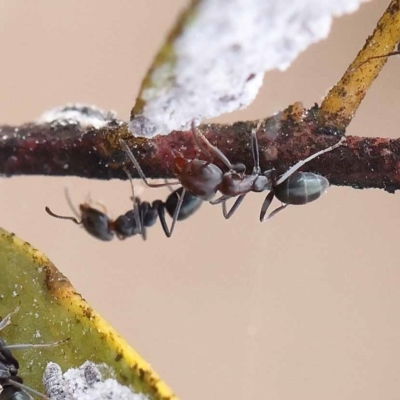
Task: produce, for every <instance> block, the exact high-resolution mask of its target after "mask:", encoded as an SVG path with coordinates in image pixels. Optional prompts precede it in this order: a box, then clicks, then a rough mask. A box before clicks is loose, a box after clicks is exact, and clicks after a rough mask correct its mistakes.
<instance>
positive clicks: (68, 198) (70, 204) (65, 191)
mask: <svg viewBox="0 0 400 400" xmlns="http://www.w3.org/2000/svg"><path fill="white" fill-rule="evenodd" d="M64 194H65V198H66V199H67V203H68V205H69V208H70V209H71V211H72V212H73V213H74V215H75V217H76V218H78V219H79V218H80V217H81V214H80V212H79V211H78V210H77V209H76V207H75V205H74V203H73V202H72V199H71V195H70V194H69V188H68V186H65V188H64ZM50 215H51V214H50ZM53 216H54V215H53Z"/></svg>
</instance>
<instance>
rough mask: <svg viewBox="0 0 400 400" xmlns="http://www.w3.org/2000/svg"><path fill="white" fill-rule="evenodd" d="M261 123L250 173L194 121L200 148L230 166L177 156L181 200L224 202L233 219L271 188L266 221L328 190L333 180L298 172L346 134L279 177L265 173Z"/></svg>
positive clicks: (263, 210) (262, 214)
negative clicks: (248, 200) (251, 197)
mask: <svg viewBox="0 0 400 400" xmlns="http://www.w3.org/2000/svg"><path fill="white" fill-rule="evenodd" d="M261 124H262V120H260V121H259V122H258V125H257V127H256V128H255V129H253V130H252V132H251V151H252V156H253V161H254V167H253V171H252V173H251V174H246V173H245V169H246V168H245V165H244V164H242V163H238V164H231V162H230V161H229V160H228V158H227V157H226V156H225V155H224V154H223V153H222V152H221V151H220V150H219V149H218V148H217V147H215V146H213V145H212V144H211V143H210V142H209V141H208V139H207V138H206V137H205V136H204V135H203V134H202V133H200V132H198V131H197V130H196V128H195V126H194V123H192V133H193V137H194V140H195V142H196V144H197V147H198V149H199V150H200V151H202V152H204V153H205V154H206V155H207V156H208V157H209V158H211V159H214V158H218V159H219V160H220V161H221V162H222V163H223V164H224V165H225V166H226V167H227V169H228V171H227V172H225V173H224V172H222V170H221V169H220V168H219V167H218V166H217V165H216V164H214V163H212V162H211V161H205V160H201V159H199V158H198V156H196V158H194V159H187V158H184V157H182V156H176V157H174V161H173V172H174V174H175V176H176V177H177V178H178V180H179V182H177V183H173V184H181V185H182V187H183V190H182V196H181V198H180V202H179V203H181V204H182V203H183V201H184V197H185V196H186V195H187V193H190V194H191V195H194V196H196V197H198V198H200V199H202V200H204V201H210V203H211V204H220V203H222V206H223V215H224V217H225V218H226V219H229V218H230V217H231V216H232V215H233V214H234V212H235V211H236V210H237V208H238V207H239V205H240V204H241V203H242V201H243V199H244V198H245V196H246V195H247V194H248V193H250V192H257V193H260V192H264V191H266V190H269V191H270V193H269V194H268V195H267V196H266V198H265V200H264V202H263V205H262V207H261V211H260V221H264V220H265V219H267V218H271V217H272V216H274V215H276V214H277V213H278V212H279V211H281V210H283V209H284V208H286V207H287V205H289V204H292V205H300V204H306V203H310V202H311V201H314V200H316V199H318V198H319V197H320V196H321V195H322V194H323V193H325V192H326V190H327V188H328V187H329V181H328V180H327V179H326V178H324V177H322V176H320V175H317V174H313V173H310V172H297V170H298V169H299V168H301V167H302V166H303V165H304V164H306V163H308V162H309V161H311V160H313V159H314V158H316V157H318V156H320V155H322V154H324V153H327V152H330V151H332V150H334V149H335V148H337V147H339V146H340V145H341V144H342V142H343V141H344V140H345V138H344V137H342V138H341V139H340V140H339V142H338V143H336V144H335V145H333V146H330V147H328V148H326V149H324V150H321V151H318V152H317V153H315V154H313V155H311V156H309V157H307V158H306V159H305V160H301V161H299V162H298V163H297V164H295V165H294V166H292V167H291V168H289V170H288V171H286V172H285V173H284V174H283V175H281V176H280V177H277V175H276V172H275V171H274V170H268V171H265V172H264V173H262V172H261V168H260V165H259V149H258V141H257V136H256V134H257V131H258V130H259V128H260V126H261ZM199 139H201V140H202V142H203V143H201V141H200V140H199ZM120 143H121V146H122V147H123V148H124V150H125V152H126V153H127V155H128V157H129V159H130V160H131V161H132V163H133V164H134V166H135V168H136V170H137V171H138V174H139V175H140V177H141V178H142V180H143V181H144V183H145V184H146V185H147V186H149V187H160V186H164V184H150V183H149V182H148V181H147V179H146V176H145V174H144V172H143V170H142V169H141V167H140V165H139V163H138V161H137V160H136V158H135V156H134V155H133V153H132V151H131V150H130V148H129V146H128V145H127V143H126V142H125V141H124V140H122V139H120ZM218 191H219V192H220V193H221V197H220V198H218V199H216V200H214V201H212V199H213V198H214V196H215V195H216V193H217V192H218ZM233 197H237V199H236V200H235V202H234V204H233V206H232V208H231V209H230V210H229V211H227V209H226V201H227V200H228V199H230V198H233ZM274 197H276V198H277V199H278V200H280V201H281V202H282V203H285V204H284V205H282V206H281V207H278V208H277V209H276V210H275V211H273V212H272V213H271V214H269V215H268V216H267V217H266V213H267V210H268V208H269V206H270V204H271V202H272V200H273V198H274ZM179 203H178V205H177V207H176V210H175V214H174V217H173V220H172V225H171V228H170V232H171V233H172V231H173V229H174V226H175V222H176V220H177V215H178V213H179V209H180V206H181V204H179Z"/></svg>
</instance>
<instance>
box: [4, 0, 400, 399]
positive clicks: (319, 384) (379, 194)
mask: <svg viewBox="0 0 400 400" xmlns="http://www.w3.org/2000/svg"><path fill="white" fill-rule="evenodd" d="M388 3H389V0H375V1H373V2H371V3H367V4H365V5H363V6H362V8H361V10H360V11H359V12H358V13H357V14H354V15H351V16H347V17H343V18H341V19H340V20H337V21H336V22H335V23H334V26H333V31H332V34H331V36H330V38H329V39H328V40H326V41H323V42H320V43H319V44H318V45H315V46H313V47H312V48H310V49H309V50H308V51H307V52H306V53H304V54H303V55H302V56H301V57H300V58H299V59H298V60H297V61H296V62H295V64H294V65H293V66H292V67H291V68H290V69H289V70H288V71H286V72H285V73H280V72H275V73H269V74H267V75H266V77H265V85H264V88H263V90H262V92H261V93H260V95H259V96H258V98H257V100H256V101H255V102H254V103H253V104H252V106H251V107H249V108H248V109H247V110H245V111H241V112H236V113H234V114H231V115H228V116H224V117H223V118H220V119H219V121H224V122H232V121H236V120H244V119H256V118H258V117H261V116H268V115H270V114H272V113H273V112H275V111H277V110H281V109H283V108H284V107H285V106H287V105H288V104H291V103H293V102H294V101H297V100H301V101H303V102H304V104H305V105H306V106H311V105H312V104H313V103H314V102H319V101H320V99H321V98H322V97H323V96H324V94H325V93H326V91H327V90H328V89H329V87H331V86H332V85H333V84H334V83H335V82H336V81H337V80H338V79H339V78H340V76H341V74H342V72H343V71H344V70H345V68H346V67H347V65H348V63H349V62H350V61H351V60H352V58H353V56H354V55H355V54H356V53H357V51H358V49H360V48H361V46H362V45H363V43H364V41H365V39H366V37H367V36H368V35H369V33H370V32H371V31H372V29H373V28H374V26H375V23H376V21H377V20H378V18H379V17H380V15H381V13H382V12H383V10H384V8H385V7H386V6H387V4H388ZM185 4H186V1H184V0H169V1H160V0H158V1H157V0H151V1H150V0H131V1H126V0H125V1H124V0H118V1H112V2H111V1H106V0H102V1H100V0H97V1H85V2H82V1H78V0H68V1H65V0H57V1H52V0H36V1H35V2H27V1H22V0H19V1H17V0H3V1H2V2H0V35H1V38H2V40H1V42H0V54H1V55H2V56H1V59H0V71H1V73H0V93H1V96H0V121H1V122H3V123H9V124H19V123H22V122H26V121H30V120H32V119H34V118H36V117H37V116H38V115H40V114H41V113H42V112H43V111H45V110H48V109H50V108H52V107H55V106H58V105H63V104H65V103H67V102H72V101H79V102H86V103H93V104H96V105H98V106H100V107H103V108H105V109H114V110H116V111H117V112H118V115H119V116H120V117H121V118H124V119H127V118H128V116H129V112H130V109H131V106H132V105H133V103H134V100H135V96H136V94H137V92H138V89H139V85H140V83H141V79H142V77H143V76H144V74H145V72H146V69H147V67H148V66H149V64H150V62H151V60H152V58H153V56H154V54H155V52H156V51H157V49H158V48H159V46H160V44H161V42H162V40H163V37H164V35H165V33H166V32H167V30H168V29H169V27H170V26H171V24H172V23H173V21H174V20H175V18H176V16H177V14H178V13H179V11H180V10H181V9H182V7H184V6H185ZM399 69H400V61H399V59H398V58H396V57H394V58H392V59H391V60H390V61H389V63H388V65H387V67H385V69H384V71H383V73H382V74H381V76H380V77H379V79H378V80H377V81H376V82H375V84H374V86H373V88H372V89H371V91H370V92H369V94H368V96H367V98H366V99H365V100H364V102H363V104H362V107H361V108H360V110H359V112H358V114H357V116H356V118H355V119H354V121H353V122H352V124H351V127H350V129H349V134H354V135H365V136H385V137H399V136H400V132H399V125H398V115H399V108H400V101H399V94H400V83H399V80H398V73H397V72H398V71H399ZM67 184H68V185H70V187H71V191H72V195H73V198H74V199H75V201H76V202H77V203H79V202H81V201H83V200H84V199H85V196H86V195H87V193H88V192H89V191H90V193H91V195H92V197H94V198H97V199H100V200H103V201H104V202H105V203H106V204H107V206H108V208H109V210H110V211H111V212H112V213H113V215H114V216H117V215H119V214H120V213H122V212H124V211H126V210H128V208H129V206H130V201H129V195H130V192H129V190H130V189H129V185H128V184H127V183H126V182H117V181H114V182H95V181H89V180H83V179H75V178H44V177H18V178H12V179H2V180H1V181H0V209H1V210H2V211H1V217H0V224H1V226H3V227H4V228H6V229H8V230H10V231H13V232H15V233H17V234H18V235H19V236H21V237H22V238H23V239H25V240H28V241H30V242H31V243H32V244H34V245H35V246H37V247H38V248H39V249H41V250H43V251H44V252H45V253H46V254H47V255H48V256H49V257H50V258H51V259H52V260H53V261H54V262H55V263H56V265H57V266H58V267H59V268H60V269H61V271H63V272H64V273H65V274H66V275H67V276H68V277H69V278H70V279H71V281H72V282H73V284H74V285H75V286H76V288H77V289H78V291H80V292H81V293H82V294H83V295H84V297H85V298H86V299H87V300H88V301H89V302H90V303H91V304H92V305H93V306H94V307H95V308H96V309H97V310H98V311H99V312H100V313H101V314H102V315H103V316H104V317H105V318H106V319H107V320H108V321H109V322H110V323H111V324H112V325H114V326H115V327H116V328H117V330H118V331H119V332H120V333H121V334H122V335H124V336H125V337H126V338H127V339H128V341H129V342H130V343H131V344H132V346H133V347H134V348H135V349H136V350H137V351H138V352H139V353H141V354H142V355H143V356H144V357H145V358H146V360H148V361H149V362H150V363H151V364H152V365H153V366H154V368H155V369H156V370H157V371H158V372H159V374H160V375H161V376H162V378H163V379H164V380H166V382H167V383H168V384H169V385H170V386H171V387H172V388H173V390H175V391H176V393H177V394H178V395H179V396H180V397H181V398H182V399H183V400H188V399H190V400H200V399H204V398H207V399H223V400H228V399H246V400H253V399H258V398H261V399H274V400H289V399H290V400H293V399H296V400H302V399H307V400H312V399H316V400H317V399H318V400H320V399H324V400H337V399H341V400H344V399H352V400H355V399H357V400H358V399H364V400H368V399H397V398H400V380H399V379H398V374H399V370H400V335H399V329H400V319H399V314H400V264H399V261H398V252H397V249H398V247H397V246H398V238H399V234H400V202H399V199H398V196H397V195H390V194H387V193H385V192H383V191H380V190H364V191H360V190H353V189H349V188H338V187H332V188H331V189H330V192H329V194H328V195H326V196H325V197H323V198H322V199H321V200H320V201H317V202H315V203H312V204H309V205H307V206H303V207H289V208H288V210H286V211H285V212H283V213H282V214H280V215H279V216H277V217H276V218H274V219H273V220H271V221H270V222H268V223H264V224H260V223H259V222H258V213H259V209H260V206H261V203H262V200H263V198H262V197H261V196H260V195H255V194H254V195H250V196H249V198H248V199H246V201H245V202H244V204H243V206H242V207H241V209H240V210H239V211H238V213H237V214H236V215H235V217H234V218H233V219H232V220H230V221H225V220H224V219H223V218H222V215H221V214H220V209H219V207H212V206H210V205H207V204H206V205H204V206H203V209H202V210H201V211H200V212H199V213H198V214H196V215H195V216H194V217H193V218H192V219H190V220H188V221H186V222H182V223H180V224H179V225H178V226H177V229H176V233H175V234H174V236H173V238H171V239H169V240H168V239H166V238H165V236H164V234H163V233H162V231H161V228H160V227H159V226H157V227H156V228H153V229H151V230H150V231H149V240H148V241H147V242H146V243H144V242H142V241H141V240H140V239H139V238H132V239H130V240H126V241H124V242H119V241H117V240H115V241H113V242H110V243H103V242H100V241H97V240H95V239H93V238H92V237H89V236H88V234H86V233H85V231H83V230H82V229H80V228H78V227H77V226H75V225H74V224H72V223H69V222H67V221H59V220H55V219H52V218H50V217H49V216H47V214H45V212H44V210H43V209H44V206H45V205H48V206H50V207H51V208H52V209H53V210H55V211H57V212H60V213H62V212H65V213H69V209H68V206H67V204H66V202H65V199H64V195H63V189H64V186H65V185H67ZM167 194H168V192H167V191H162V190H160V191H156V190H145V191H144V193H143V197H144V198H147V199H155V198H158V197H159V198H162V199H164V198H165V197H166V196H167Z"/></svg>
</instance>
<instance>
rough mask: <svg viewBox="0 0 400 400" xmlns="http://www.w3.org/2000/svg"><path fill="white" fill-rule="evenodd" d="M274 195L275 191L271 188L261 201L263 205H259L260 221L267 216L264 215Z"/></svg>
mask: <svg viewBox="0 0 400 400" xmlns="http://www.w3.org/2000/svg"><path fill="white" fill-rule="evenodd" d="M274 197H275V193H274V191H273V190H271V191H270V192H269V193H268V195H267V196H266V197H265V200H264V202H263V205H262V206H261V212H260V222H263V221H265V220H266V219H267V218H266V217H265V214H266V213H267V211H268V207H269V206H270V205H271V203H272V200H273V199H274Z"/></svg>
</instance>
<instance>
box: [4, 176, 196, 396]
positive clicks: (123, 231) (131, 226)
mask: <svg viewBox="0 0 400 400" xmlns="http://www.w3.org/2000/svg"><path fill="white" fill-rule="evenodd" d="M128 177H129V178H130V180H131V177H130V175H129V174H128ZM131 185H132V193H133V196H132V200H133V201H134V206H133V208H132V209H131V210H129V211H127V212H126V213H125V214H122V215H120V216H119V217H118V218H117V219H115V220H113V219H111V218H110V217H109V216H108V215H107V214H106V213H105V212H102V211H100V210H98V209H96V208H94V207H91V206H90V205H89V204H88V203H84V204H81V205H80V206H79V211H80V213H79V212H78V211H77V210H76V209H75V207H74V205H73V204H72V201H71V198H70V196H69V193H68V191H66V198H67V202H68V204H69V206H70V208H71V209H72V211H73V212H74V214H75V216H76V218H75V217H67V216H62V215H57V214H54V213H53V212H52V211H51V210H50V208H49V207H45V211H46V212H47V213H48V214H49V215H51V216H52V217H55V218H59V219H67V220H70V221H72V222H74V223H75V224H77V225H82V226H83V227H84V229H85V230H86V232H88V233H89V234H90V235H92V236H94V237H95V238H97V239H100V240H103V241H110V240H112V239H113V238H114V235H116V236H117V237H118V239H120V240H124V239H126V238H128V237H131V236H135V235H137V234H141V235H142V238H143V240H146V239H147V229H146V228H149V227H151V226H153V225H154V224H155V223H156V222H157V218H160V223H161V227H162V229H163V231H164V233H165V235H166V236H167V237H170V236H171V233H172V232H171V231H170V230H169V229H168V225H167V222H166V220H165V210H166V211H167V213H168V214H169V215H170V216H171V217H172V216H173V215H175V211H176V208H177V205H178V203H180V199H181V198H182V196H183V195H182V192H183V188H182V187H181V188H179V189H177V190H174V191H173V192H172V193H171V194H170V195H169V196H168V197H167V200H166V201H165V202H163V201H162V200H155V201H153V203H151V204H150V203H148V202H147V201H144V202H141V201H140V199H139V198H138V197H135V195H134V189H133V184H132V180H131ZM201 204H202V200H201V199H200V198H198V197H196V196H194V195H189V196H185V198H184V201H183V202H182V204H181V206H180V207H179V211H178V215H177V220H178V221H183V220H185V219H186V218H188V217H190V216H191V215H192V214H194V213H195V212H196V211H197V210H198V209H199V208H200V206H201ZM0 400H1V399H0Z"/></svg>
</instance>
